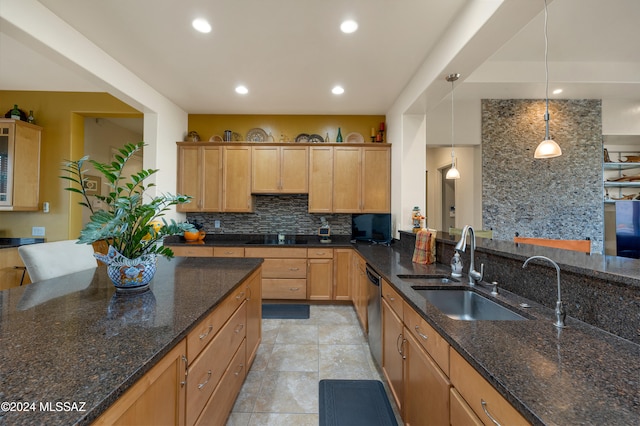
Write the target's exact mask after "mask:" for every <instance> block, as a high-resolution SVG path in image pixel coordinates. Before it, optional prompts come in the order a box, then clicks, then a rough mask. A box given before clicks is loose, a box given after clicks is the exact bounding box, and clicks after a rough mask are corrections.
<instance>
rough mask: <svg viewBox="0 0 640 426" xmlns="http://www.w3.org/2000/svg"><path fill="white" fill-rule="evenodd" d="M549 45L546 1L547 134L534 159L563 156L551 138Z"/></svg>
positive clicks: (545, 2) (545, 120)
mask: <svg viewBox="0 0 640 426" xmlns="http://www.w3.org/2000/svg"><path fill="white" fill-rule="evenodd" d="M548 44H549V40H548V37H547V0H544V70H545V74H544V76H545V102H546V110H545V114H544V123H545V133H544V135H545V136H544V140H543V141H542V142H540V143H539V144H538V147H537V148H536V152H535V153H534V154H533V158H553V157H559V156H561V155H562V149H560V145H558V144H557V143H556V142H555V141H554V140H553V139H551V137H550V136H549V61H548V59H547V56H548V50H549V49H548Z"/></svg>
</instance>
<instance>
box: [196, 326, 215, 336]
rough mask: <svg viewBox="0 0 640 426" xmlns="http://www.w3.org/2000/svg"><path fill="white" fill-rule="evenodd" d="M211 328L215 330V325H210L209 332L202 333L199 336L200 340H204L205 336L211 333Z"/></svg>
mask: <svg viewBox="0 0 640 426" xmlns="http://www.w3.org/2000/svg"><path fill="white" fill-rule="evenodd" d="M211 330H213V325H209V329H208V330H207V332H206V333H204V334H201V335H200V336H198V337H199V338H200V340H202V339H204V338H205V337H207V336H208V335H209V333H211Z"/></svg>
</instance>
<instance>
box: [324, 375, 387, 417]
mask: <svg viewBox="0 0 640 426" xmlns="http://www.w3.org/2000/svg"><path fill="white" fill-rule="evenodd" d="M319 409H320V426H397V425H398V423H397V422H396V417H395V415H394V414H393V409H392V408H391V404H390V403H389V399H388V398H387V394H386V392H385V391H384V385H383V384H382V382H381V381H379V380H320V405H319Z"/></svg>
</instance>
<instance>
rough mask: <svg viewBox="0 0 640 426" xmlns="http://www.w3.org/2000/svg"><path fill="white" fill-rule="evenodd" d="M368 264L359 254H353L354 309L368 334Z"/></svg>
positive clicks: (352, 289) (352, 284) (352, 290)
mask: <svg viewBox="0 0 640 426" xmlns="http://www.w3.org/2000/svg"><path fill="white" fill-rule="evenodd" d="M366 268H367V262H366V261H365V260H364V259H363V258H362V256H360V255H359V254H358V253H357V252H354V253H353V270H352V274H353V276H352V280H351V294H352V297H353V307H354V309H355V310H356V315H357V317H358V320H359V321H360V325H361V326H362V329H363V330H364V332H365V333H367V332H368V323H367V301H368V297H369V287H368V286H369V283H368V278H367V273H366Z"/></svg>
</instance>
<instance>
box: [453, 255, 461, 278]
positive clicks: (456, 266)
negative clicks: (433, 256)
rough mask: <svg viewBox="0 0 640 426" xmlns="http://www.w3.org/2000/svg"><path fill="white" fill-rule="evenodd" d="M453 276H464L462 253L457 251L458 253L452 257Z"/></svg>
mask: <svg viewBox="0 0 640 426" xmlns="http://www.w3.org/2000/svg"><path fill="white" fill-rule="evenodd" d="M451 276H452V277H461V276H462V259H461V258H460V253H458V252H456V254H454V255H453V257H452V258H451Z"/></svg>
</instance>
